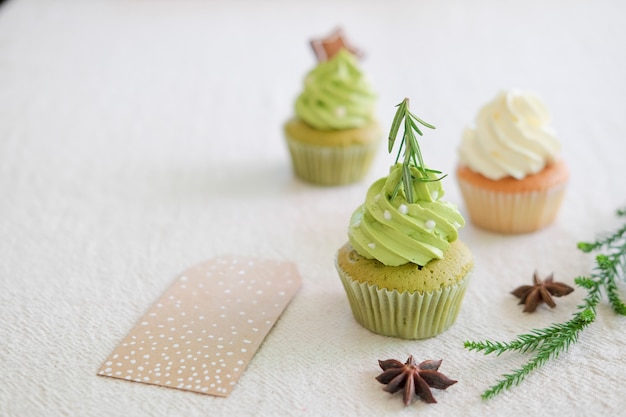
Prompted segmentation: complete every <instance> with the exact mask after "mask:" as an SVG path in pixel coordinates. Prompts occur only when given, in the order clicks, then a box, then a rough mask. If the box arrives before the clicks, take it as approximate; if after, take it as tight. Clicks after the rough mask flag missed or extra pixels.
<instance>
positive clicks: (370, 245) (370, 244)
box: [367, 242, 376, 249]
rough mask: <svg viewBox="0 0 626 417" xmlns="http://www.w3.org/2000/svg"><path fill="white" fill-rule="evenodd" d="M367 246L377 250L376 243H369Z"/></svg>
mask: <svg viewBox="0 0 626 417" xmlns="http://www.w3.org/2000/svg"><path fill="white" fill-rule="evenodd" d="M367 246H368V247H369V248H370V249H376V243H374V242H372V243H368V244H367Z"/></svg>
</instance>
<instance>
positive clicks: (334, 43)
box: [311, 28, 363, 62]
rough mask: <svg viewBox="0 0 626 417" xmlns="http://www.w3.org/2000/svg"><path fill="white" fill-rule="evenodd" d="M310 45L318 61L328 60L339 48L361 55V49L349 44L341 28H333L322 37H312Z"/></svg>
mask: <svg viewBox="0 0 626 417" xmlns="http://www.w3.org/2000/svg"><path fill="white" fill-rule="evenodd" d="M311 47H312V48H313V52H315V56H316V57H317V60H318V61H319V62H322V61H328V60H329V59H331V58H332V57H334V56H335V55H336V54H337V53H338V52H339V51H340V50H342V49H347V50H348V51H349V52H351V53H352V54H353V55H356V56H357V57H362V56H363V54H362V53H361V51H359V50H358V49H356V48H355V47H353V46H352V45H350V44H349V43H348V42H347V41H346V38H345V35H344V33H343V30H342V29H341V28H337V29H335V30H334V31H333V32H332V33H331V34H330V35H328V36H327V37H325V38H322V39H313V40H312V41H311Z"/></svg>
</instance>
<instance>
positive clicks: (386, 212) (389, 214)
mask: <svg viewBox="0 0 626 417" xmlns="http://www.w3.org/2000/svg"><path fill="white" fill-rule="evenodd" d="M383 217H384V218H385V220H391V213H390V212H389V210H385V212H384V213H383Z"/></svg>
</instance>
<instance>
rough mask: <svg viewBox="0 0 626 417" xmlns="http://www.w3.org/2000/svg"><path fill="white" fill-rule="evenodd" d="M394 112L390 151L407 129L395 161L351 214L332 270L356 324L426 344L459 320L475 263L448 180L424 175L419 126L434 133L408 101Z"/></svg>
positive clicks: (433, 173) (430, 173) (433, 172)
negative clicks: (448, 197)
mask: <svg viewBox="0 0 626 417" xmlns="http://www.w3.org/2000/svg"><path fill="white" fill-rule="evenodd" d="M397 108H398V110H397V112H396V114H395V117H394V119H393V122H392V124H391V130H390V133H389V147H388V148H389V152H391V151H392V149H393V147H394V145H395V143H396V137H397V135H398V132H399V130H400V128H401V127H402V128H403V131H404V132H403V134H402V140H401V141H400V145H399V149H398V155H397V157H396V162H395V164H394V165H393V166H391V168H390V172H389V175H388V176H387V177H384V178H381V179H379V180H377V181H376V182H374V183H373V184H372V185H371V186H370V188H369V189H368V191H367V194H366V197H365V202H364V204H362V205H361V206H360V207H359V208H357V209H356V211H355V212H354V213H353V215H352V217H351V219H350V226H349V228H348V240H349V241H348V242H347V243H346V244H345V245H344V246H342V247H341V248H340V249H339V251H338V252H337V255H336V259H335V265H336V268H337V271H338V272H339V276H340V278H341V281H342V283H343V286H344V288H345V290H346V293H347V295H348V300H349V303H350V307H351V309H352V313H353V314H354V317H355V319H356V320H357V322H359V323H360V324H361V325H363V326H364V327H365V328H367V329H369V330H371V331H372V332H375V333H378V334H382V335H386V336H394V337H399V338H403V339H424V338H428V337H432V336H435V335H437V334H439V333H441V332H443V331H444V330H446V329H447V328H448V327H450V326H451V325H452V324H453V323H454V321H455V320H456V317H457V315H458V313H459V309H460V306H461V301H462V300H463V296H464V295H465V290H466V288H467V285H468V281H469V276H470V273H471V271H472V269H473V265H474V263H473V258H472V255H471V253H470V251H469V250H468V248H467V247H466V246H465V245H464V244H463V243H462V242H461V241H460V240H459V239H458V229H459V228H460V227H462V226H463V225H464V224H465V220H464V219H463V217H462V216H461V214H460V213H459V211H458V210H457V208H456V207H455V206H454V205H453V204H451V203H449V202H446V201H444V200H442V197H443V195H444V191H443V188H442V185H441V179H442V178H443V177H444V176H442V174H441V172H439V171H436V170H433V169H429V168H427V166H426V165H425V163H424V160H423V157H422V153H421V151H420V147H419V143H418V141H417V135H420V136H421V135H422V132H421V130H420V128H419V126H420V125H421V126H424V127H427V128H431V129H434V127H433V126H432V125H430V124H428V123H426V122H424V121H423V120H421V119H420V118H418V117H417V116H415V115H414V114H413V113H411V111H410V110H409V100H408V99H404V101H402V102H401V103H400V104H398V106H397ZM401 156H402V162H399V160H400V158H401Z"/></svg>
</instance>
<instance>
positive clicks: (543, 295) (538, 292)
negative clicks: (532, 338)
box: [511, 271, 574, 313]
mask: <svg viewBox="0 0 626 417" xmlns="http://www.w3.org/2000/svg"><path fill="white" fill-rule="evenodd" d="M572 291H574V289H573V288H572V287H570V286H569V285H566V284H563V283H562V282H554V274H550V275H549V276H548V278H546V279H545V281H542V280H541V279H540V278H539V274H538V273H537V271H535V274H534V275H533V285H522V286H521V287H518V288H517V289H515V291H512V292H511V294H513V295H514V296H516V297H519V298H520V302H519V304H524V313H532V312H533V311H535V310H536V309H537V306H538V305H539V304H541V303H546V304H547V305H549V306H550V307H552V308H554V307H555V306H556V303H555V302H554V300H553V299H552V297H562V296H564V295H567V294H569V293H571V292H572Z"/></svg>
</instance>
